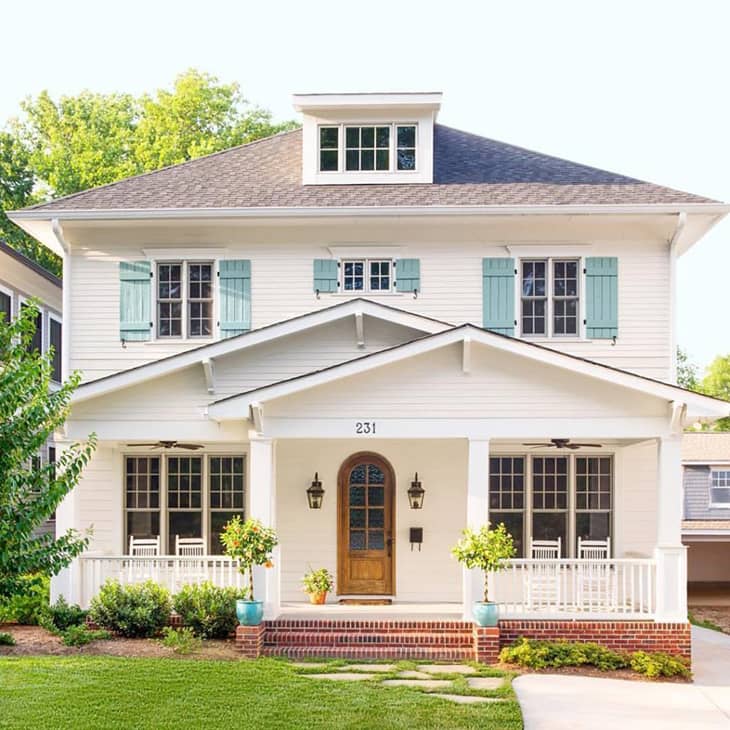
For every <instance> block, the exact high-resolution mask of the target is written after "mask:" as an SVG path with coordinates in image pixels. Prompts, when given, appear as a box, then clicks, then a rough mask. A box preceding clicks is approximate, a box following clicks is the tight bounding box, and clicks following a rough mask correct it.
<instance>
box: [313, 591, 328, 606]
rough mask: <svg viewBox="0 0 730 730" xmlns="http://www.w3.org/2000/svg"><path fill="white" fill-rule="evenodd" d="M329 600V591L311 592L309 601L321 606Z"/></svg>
mask: <svg viewBox="0 0 730 730" xmlns="http://www.w3.org/2000/svg"><path fill="white" fill-rule="evenodd" d="M326 600H327V592H326V591H325V592H324V593H310V594H309V602H310V603H313V604H314V605H315V606H321V605H322V604H323V603H324V602H325V601H326Z"/></svg>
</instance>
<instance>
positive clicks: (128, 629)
mask: <svg viewBox="0 0 730 730" xmlns="http://www.w3.org/2000/svg"><path fill="white" fill-rule="evenodd" d="M171 610H172V602H171V601H170V593H169V592H168V590H167V589H166V588H163V587H162V586H161V585H158V584H157V583H155V582H154V581H151V580H148V581H146V582H145V583H138V584H135V585H128V586H123V585H121V584H120V583H119V581H117V580H108V581H107V582H106V583H104V585H103V586H102V587H101V590H100V591H99V593H98V594H97V595H96V596H94V598H93V599H92V600H91V608H90V610H89V616H90V618H91V620H92V621H93V622H94V623H95V624H96V625H97V626H101V627H103V628H105V629H109V631H113V632H115V633H118V634H121V635H122V636H126V637H148V636H155V635H156V634H159V633H160V631H161V630H162V628H163V627H164V626H166V625H167V623H168V621H169V619H170V611H171Z"/></svg>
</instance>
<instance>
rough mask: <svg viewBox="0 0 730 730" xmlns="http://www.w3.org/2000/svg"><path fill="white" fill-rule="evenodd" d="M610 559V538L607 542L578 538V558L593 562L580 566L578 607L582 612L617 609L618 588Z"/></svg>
mask: <svg viewBox="0 0 730 730" xmlns="http://www.w3.org/2000/svg"><path fill="white" fill-rule="evenodd" d="M610 557H611V538H610V537H607V538H606V539H605V540H584V539H583V538H581V537H579V538H578V558H579V559H580V560H589V561H591V562H589V563H580V564H579V566H578V567H579V571H580V572H579V574H578V605H579V606H580V608H581V609H582V610H593V611H595V610H601V611H610V610H613V609H615V608H616V604H617V601H618V593H617V590H618V587H617V585H616V576H615V572H614V571H613V570H612V568H611V564H610V563H609V558H610Z"/></svg>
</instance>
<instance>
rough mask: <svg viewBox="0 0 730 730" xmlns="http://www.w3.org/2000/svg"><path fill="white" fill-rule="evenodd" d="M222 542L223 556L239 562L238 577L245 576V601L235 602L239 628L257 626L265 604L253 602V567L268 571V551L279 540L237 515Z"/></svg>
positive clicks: (270, 532)
mask: <svg viewBox="0 0 730 730" xmlns="http://www.w3.org/2000/svg"><path fill="white" fill-rule="evenodd" d="M221 542H222V543H223V545H224V546H225V552H226V555H228V556H229V557H231V558H233V559H234V560H238V570H239V572H240V573H241V575H243V576H245V575H247V574H248V598H247V599H242V598H239V599H237V600H236V616H237V617H238V622H239V623H240V624H241V626H257V625H258V624H260V623H261V619H262V618H263V616H264V604H263V602H262V601H256V600H254V592H253V568H254V566H255V565H264V566H265V567H267V568H271V567H272V565H273V563H272V562H271V551H272V550H273V549H274V548H275V547H276V545H277V544H278V542H279V540H278V539H277V537H276V532H275V531H274V530H273V528H271V527H265V526H264V525H263V524H261V522H259V521H258V520H254V519H249V520H246V521H245V522H242V521H241V518H240V517H239V516H238V515H236V516H235V517H234V518H233V519H232V520H231V521H230V522H228V524H227V525H226V526H225V527H224V528H223V532H222V534H221Z"/></svg>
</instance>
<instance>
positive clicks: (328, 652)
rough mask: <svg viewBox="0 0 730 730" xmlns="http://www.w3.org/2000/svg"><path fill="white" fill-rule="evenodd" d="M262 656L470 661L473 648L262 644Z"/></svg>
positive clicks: (472, 656) (472, 657)
mask: <svg viewBox="0 0 730 730" xmlns="http://www.w3.org/2000/svg"><path fill="white" fill-rule="evenodd" d="M263 654H264V655H265V656H279V657H287V658H289V659H307V658H323V659H389V660H397V659H413V660H425V661H442V662H449V661H473V660H474V649H473V648H471V647H470V648H468V649H466V648H439V647H433V646H386V647H383V646H378V647H375V646H368V647H359V646H358V647H353V646H264V649H263Z"/></svg>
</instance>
